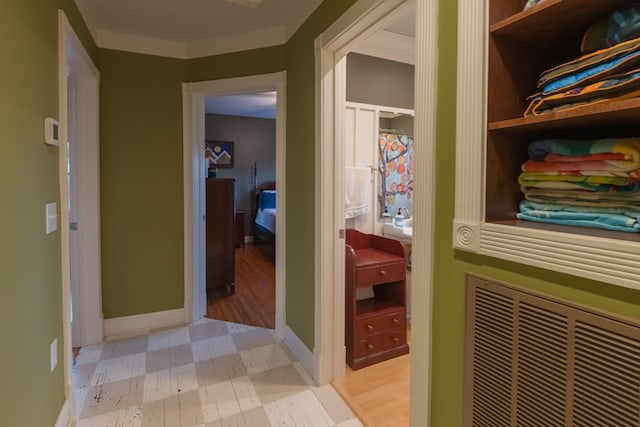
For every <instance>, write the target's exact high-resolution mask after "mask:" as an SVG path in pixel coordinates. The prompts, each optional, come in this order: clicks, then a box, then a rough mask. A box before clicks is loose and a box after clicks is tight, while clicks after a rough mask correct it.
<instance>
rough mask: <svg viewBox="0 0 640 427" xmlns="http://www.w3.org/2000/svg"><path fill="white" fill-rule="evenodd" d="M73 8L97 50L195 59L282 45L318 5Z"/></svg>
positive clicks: (88, 2)
mask: <svg viewBox="0 0 640 427" xmlns="http://www.w3.org/2000/svg"><path fill="white" fill-rule="evenodd" d="M75 2H76V4H77V6H78V9H79V10H80V13H81V14H82V16H83V18H84V20H85V22H86V23H87V26H88V27H89V30H90V31H91V33H92V34H93V36H94V39H95V40H96V43H97V44H98V46H100V47H106V48H116V49H117V48H120V47H121V46H129V47H130V49H126V50H134V51H138V52H140V51H141V50H144V49H147V50H148V52H142V53H151V54H159V53H160V54H162V49H164V54H165V56H176V57H197V56H208V55H213V54H217V53H224V51H225V46H229V45H231V47H232V48H234V49H235V50H239V49H250V48H252V47H264V45H265V44H266V45H277V44H284V43H285V42H286V41H287V40H288V39H289V37H291V35H293V33H294V32H295V31H296V30H297V29H298V28H299V27H300V26H301V25H302V23H303V22H304V21H305V20H306V18H308V17H309V15H311V13H313V11H314V10H315V9H316V8H317V7H318V5H319V4H320V3H321V2H322V0H262V3H261V4H260V5H259V6H258V7H246V6H241V5H239V4H234V3H230V2H229V1H225V0H75ZM247 35H251V37H250V38H249V40H247ZM238 43H239V44H240V46H238V48H236V47H235V46H236V45H237V44H238ZM247 43H249V44H251V43H253V44H254V45H255V46H250V45H246V44H247Z"/></svg>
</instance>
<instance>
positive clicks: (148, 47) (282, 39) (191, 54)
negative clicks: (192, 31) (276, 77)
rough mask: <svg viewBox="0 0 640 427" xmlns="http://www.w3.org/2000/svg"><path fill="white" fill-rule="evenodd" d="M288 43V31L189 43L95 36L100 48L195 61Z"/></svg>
mask: <svg viewBox="0 0 640 427" xmlns="http://www.w3.org/2000/svg"><path fill="white" fill-rule="evenodd" d="M286 41H287V38H286V29H285V28H284V27H276V28H271V29H267V30H262V31H256V32H251V33H243V34H237V35H233V36H227V37H216V38H214V39H208V40H199V41H193V42H188V43H184V42H175V41H168V40H160V39H154V38H146V37H140V36H134V35H131V34H123V33H116V32H112V31H106V30H98V31H97V32H96V44H97V45H98V46H99V47H101V48H105V49H114V50H120V51H124V52H135V53H142V54H146V55H157V56H164V57H168V58H178V59H193V58H200V57H205V56H212V55H221V54H224V53H229V52H238V51H244V50H250V49H259V48H263V47H269V46H279V45H282V44H285V43H286Z"/></svg>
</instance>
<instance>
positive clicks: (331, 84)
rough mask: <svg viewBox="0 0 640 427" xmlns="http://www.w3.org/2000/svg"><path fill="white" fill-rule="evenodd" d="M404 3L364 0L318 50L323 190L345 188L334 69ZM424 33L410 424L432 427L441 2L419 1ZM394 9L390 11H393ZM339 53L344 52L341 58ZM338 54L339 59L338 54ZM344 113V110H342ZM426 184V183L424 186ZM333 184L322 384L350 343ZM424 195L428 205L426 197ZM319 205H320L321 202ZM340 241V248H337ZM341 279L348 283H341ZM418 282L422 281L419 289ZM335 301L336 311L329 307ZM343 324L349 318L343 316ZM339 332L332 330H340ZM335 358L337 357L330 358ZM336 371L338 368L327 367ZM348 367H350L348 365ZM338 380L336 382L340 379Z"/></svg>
mask: <svg viewBox="0 0 640 427" xmlns="http://www.w3.org/2000/svg"><path fill="white" fill-rule="evenodd" d="M399 4H401V5H402V7H399V8H396V9H395V11H399V10H402V9H403V7H414V3H413V2H406V3H402V2H398V3H394V2H390V1H388V2H384V3H382V2H380V3H375V4H374V3H373V2H364V1H360V2H357V3H356V4H354V6H353V7H352V8H351V9H349V10H348V11H347V13H345V14H344V15H343V16H342V17H341V18H339V19H338V20H337V21H336V22H335V23H334V24H333V25H332V26H331V27H329V29H328V30H327V31H326V32H325V33H323V34H322V35H321V36H320V37H319V38H318V39H317V40H316V48H317V51H316V52H317V54H316V58H317V62H316V65H317V69H316V72H317V76H318V77H317V80H318V86H317V88H318V91H317V95H318V97H319V98H318V102H319V103H320V105H319V107H318V110H317V111H319V120H320V123H319V125H318V126H317V129H318V152H319V154H318V162H319V165H318V167H317V171H318V177H317V182H320V183H319V184H317V189H320V190H323V189H324V188H325V187H331V186H332V183H333V179H335V182H336V187H338V186H339V184H340V183H343V178H341V177H339V176H336V177H335V178H334V175H333V173H335V174H336V175H340V174H341V173H342V172H341V171H340V170H334V165H333V164H327V163H328V162H331V159H332V158H333V157H332V155H333V151H332V150H333V149H334V148H333V147H328V146H333V145H334V144H335V146H337V147H340V146H342V142H341V141H340V139H339V137H340V135H344V133H342V134H341V132H342V131H343V130H344V129H340V131H339V132H336V133H334V132H332V131H333V129H334V126H337V127H339V122H336V116H335V115H334V114H335V113H334V112H342V111H344V110H343V109H341V108H340V102H339V100H341V99H344V92H341V90H344V88H342V87H341V86H340V84H339V83H338V82H337V76H335V75H334V74H333V72H332V70H333V69H334V68H335V67H336V65H338V64H339V59H340V55H343V54H345V53H346V52H348V51H349V49H350V48H351V49H352V48H353V46H356V45H357V44H358V43H359V42H361V41H362V40H363V39H365V38H366V36H367V35H369V34H370V32H369V31H370V30H373V29H375V28H376V27H374V26H373V25H376V24H375V23H376V22H378V23H380V22H381V21H384V19H383V18H382V17H385V16H386V17H388V16H389V15H392V14H385V13H380V11H381V9H379V8H381V7H388V8H389V9H390V10H394V8H395V7H397V6H398V5H399ZM415 7H416V12H417V13H416V14H417V15H418V16H419V17H418V18H417V25H416V28H417V32H418V36H417V37H416V40H420V42H419V43H418V46H417V49H416V51H417V53H416V55H417V56H416V87H415V91H416V116H415V118H416V120H415V133H416V139H417V138H420V140H421V141H424V142H423V143H421V145H422V146H423V147H424V148H423V150H422V151H420V150H416V153H417V158H418V159H419V160H417V161H416V163H417V164H418V165H420V166H419V167H418V168H416V169H419V170H421V172H418V173H419V175H418V176H422V177H423V179H424V182H425V184H424V186H422V187H421V188H417V189H416V193H415V196H416V201H415V203H416V204H415V205H414V220H415V223H414V255H413V256H414V261H417V260H418V259H419V260H420V262H418V264H419V266H418V268H416V269H415V270H414V272H413V280H412V284H413V289H412V291H411V292H412V313H413V319H412V349H411V359H412V373H411V376H412V381H411V400H412V403H413V404H412V405H411V419H412V424H415V425H427V426H428V425H429V420H430V417H429V412H430V389H431V358H430V357H431V302H432V263H433V255H432V254H433V250H432V249H433V220H434V217H433V209H434V208H433V200H434V194H435V190H434V188H435V187H434V185H435V184H434V179H433V178H434V171H435V156H434V154H435V111H436V109H435V102H436V95H437V93H436V64H437V2H416V6H415ZM387 11H388V10H387ZM387 22H389V21H385V24H386V23H387ZM338 54H340V55H338ZM334 55H335V56H334ZM339 114H341V113H339ZM332 135H337V136H338V138H337V139H336V140H333V141H332V140H331V137H332ZM421 182H422V181H421ZM336 187H333V189H332V190H327V191H318V192H317V193H319V196H320V197H321V198H322V204H321V205H320V206H321V208H320V212H319V215H318V217H317V218H316V233H317V235H316V242H320V244H321V245H322V247H321V250H319V251H317V252H316V253H317V254H318V256H319V257H320V260H318V262H317V263H316V285H317V287H318V288H320V289H316V313H321V314H319V315H317V317H316V324H315V327H316V334H315V336H316V347H315V348H314V354H315V355H316V356H317V359H319V362H318V363H317V366H319V367H320V368H321V369H326V370H325V371H321V372H320V374H319V375H320V376H319V379H318V381H319V382H320V384H323V382H324V381H330V380H332V379H333V378H331V372H333V374H334V375H336V374H337V373H339V370H340V367H339V366H336V365H335V364H332V362H334V363H335V362H336V361H338V360H339V357H340V356H341V355H344V344H343V342H342V343H341V342H338V341H337V340H332V339H331V334H336V333H339V331H340V330H344V323H342V324H339V323H338V322H335V324H334V323H333V322H332V319H329V317H331V315H333V314H336V313H337V312H339V311H342V312H343V311H344V300H342V301H338V300H332V299H331V297H332V296H334V295H333V294H332V293H331V292H330V291H327V289H330V288H331V287H332V286H335V284H336V283H338V284H339V285H341V286H343V285H344V270H342V271H340V272H338V274H334V275H332V274H327V273H326V271H327V269H330V270H329V271H335V269H339V268H340V267H342V268H344V266H343V264H341V262H340V258H344V253H343V252H341V251H340V249H339V248H338V247H337V246H338V244H342V250H344V242H342V241H340V240H338V239H337V230H336V229H332V228H331V227H330V226H326V224H330V223H331V220H332V218H333V216H332V215H331V212H335V208H336V206H335V205H336V200H337V197H339V196H338V195H341V194H342V192H343V191H344V190H343V189H342V188H336ZM422 198H424V200H422ZM316 201H317V202H318V200H316ZM335 240H338V243H337V244H335ZM340 275H342V280H339V281H336V282H331V280H338V279H339V277H340ZM416 284H419V286H418V285H416ZM332 302H333V303H334V304H335V306H334V307H330V306H328V304H331V303H332ZM342 321H344V319H342ZM332 327H333V328H336V329H333V328H332ZM330 359H333V361H331V360H330ZM328 366H333V367H334V369H333V371H330V370H329V369H328V368H327V367H328ZM343 369H344V366H343ZM334 378H337V376H335V377H334Z"/></svg>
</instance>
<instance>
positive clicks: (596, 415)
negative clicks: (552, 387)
mask: <svg viewBox="0 0 640 427" xmlns="http://www.w3.org/2000/svg"><path fill="white" fill-rule="evenodd" d="M637 338H638V337H637V336H636V337H635V340H634V339H630V338H629V337H627V336H623V335H620V334H618V333H615V332H611V331H608V330H604V329H601V328H599V327H595V326H592V325H589V324H584V323H582V322H578V323H577V325H576V354H575V397H574V402H575V408H574V423H575V424H576V425H581V426H614V425H615V426H638V425H640V415H639V412H640V408H639V407H640V343H639V342H638V339H637Z"/></svg>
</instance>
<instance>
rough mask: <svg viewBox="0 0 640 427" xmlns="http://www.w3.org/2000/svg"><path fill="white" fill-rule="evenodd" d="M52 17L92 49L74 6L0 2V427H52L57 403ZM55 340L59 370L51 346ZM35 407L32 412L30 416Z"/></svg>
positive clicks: (60, 393) (42, 0)
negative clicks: (50, 221) (62, 15)
mask: <svg viewBox="0 0 640 427" xmlns="http://www.w3.org/2000/svg"><path fill="white" fill-rule="evenodd" d="M58 8H63V9H64V10H65V11H66V13H67V15H68V17H69V20H70V22H71V24H72V25H73V26H74V27H75V29H76V32H78V33H79V36H80V37H81V39H82V40H83V41H84V42H85V45H86V46H87V50H88V51H89V52H90V54H91V53H93V52H95V45H93V44H92V42H91V41H90V39H88V38H87V37H86V35H87V34H88V33H87V30H86V27H85V26H84V23H83V22H82V20H81V19H80V18H79V16H80V15H79V14H78V11H77V10H76V9H75V5H74V3H73V1H71V0H69V1H52V0H30V1H24V2H17V1H11V0H2V1H0V10H1V12H0V52H2V55H3V58H2V65H1V66H0V93H1V94H2V95H1V96H0V127H1V128H2V130H3V132H2V137H1V138H0V147H1V148H2V155H1V156H0V197H1V200H2V204H1V207H0V342H2V348H3V349H2V357H1V360H2V366H1V367H0V377H1V378H2V381H3V387H2V388H1V389H0V425H3V426H47V425H53V423H54V422H55V420H56V417H57V416H58V414H59V412H60V410H61V408H62V405H63V402H64V399H65V397H64V386H63V383H64V379H63V377H64V375H63V363H62V361H63V347H62V341H63V338H62V283H61V270H60V265H61V258H60V233H59V231H58V232H54V233H51V234H48V235H47V234H46V233H45V215H44V211H45V204H46V203H50V202H56V203H57V204H58V212H59V211H60V194H59V186H58V180H59V178H58V162H59V149H58V148H57V147H52V146H47V145H45V144H44V132H43V127H44V118H45V117H55V118H57V117H58V116H59V115H58ZM54 339H57V340H58V346H57V351H58V366H57V367H56V369H55V370H54V371H53V372H50V370H49V345H50V344H51V342H52V341H53V340H54ZM34 405H37V410H34Z"/></svg>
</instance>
